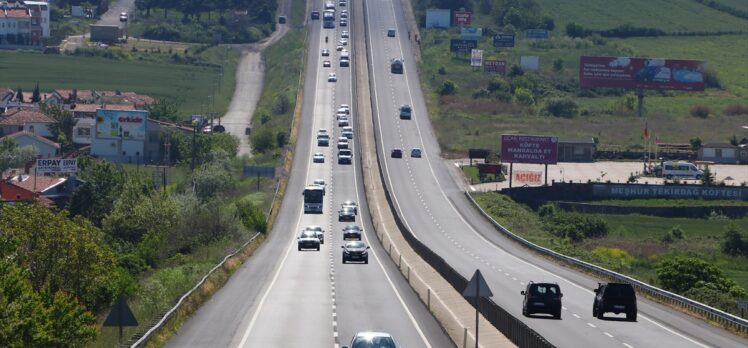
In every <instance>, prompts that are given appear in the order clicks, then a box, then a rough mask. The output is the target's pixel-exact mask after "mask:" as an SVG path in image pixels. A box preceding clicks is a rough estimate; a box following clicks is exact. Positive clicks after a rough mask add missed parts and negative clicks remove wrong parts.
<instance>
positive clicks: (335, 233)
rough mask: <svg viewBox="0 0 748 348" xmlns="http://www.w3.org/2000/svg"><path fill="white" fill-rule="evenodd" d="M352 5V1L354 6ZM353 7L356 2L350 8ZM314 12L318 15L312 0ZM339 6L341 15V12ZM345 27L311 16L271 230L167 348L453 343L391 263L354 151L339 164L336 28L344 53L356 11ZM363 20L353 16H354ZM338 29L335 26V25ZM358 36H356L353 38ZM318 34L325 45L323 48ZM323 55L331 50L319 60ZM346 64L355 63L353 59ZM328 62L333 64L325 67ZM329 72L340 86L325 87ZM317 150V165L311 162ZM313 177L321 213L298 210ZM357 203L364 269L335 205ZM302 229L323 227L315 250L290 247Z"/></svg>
mask: <svg viewBox="0 0 748 348" xmlns="http://www.w3.org/2000/svg"><path fill="white" fill-rule="evenodd" d="M354 1H355V0H354ZM351 5H353V6H348V7H359V8H358V9H359V13H361V11H360V6H361V4H360V3H352V4H351ZM312 8H313V9H320V10H321V9H322V8H323V5H322V3H321V2H319V1H316V2H315V4H314V5H313V6H312ZM345 8H346V7H337V10H338V14H340V11H341V9H345ZM349 11H351V12H353V13H351V16H350V17H352V18H351V19H350V21H349V26H348V27H342V28H341V27H339V26H338V25H336V28H335V29H322V25H321V21H317V20H310V21H309V23H310V25H311V27H310V29H309V30H310V35H309V42H308V57H306V72H305V74H306V75H305V84H304V98H303V105H302V117H301V124H300V125H299V137H298V141H297V145H296V155H295V157H294V161H293V170H292V173H291V177H290V179H289V184H288V189H287V191H286V195H285V197H284V200H283V202H282V205H281V210H280V213H279V215H278V219H277V221H276V224H275V227H274V229H273V231H272V233H271V234H270V235H269V237H268V239H267V240H266V241H265V242H264V244H263V245H262V246H261V247H260V248H259V249H258V250H257V251H256V252H255V253H254V255H253V256H251V257H250V258H249V259H248V261H247V262H246V263H245V264H244V265H243V266H242V267H241V268H240V269H239V270H238V271H237V272H236V273H235V274H234V275H233V277H232V278H231V280H229V282H228V283H227V284H226V285H225V286H224V287H223V288H222V289H221V290H220V291H218V292H217V293H216V294H215V295H214V296H213V298H212V299H211V300H210V301H209V302H208V303H206V304H205V305H204V306H203V307H202V308H201V309H200V310H199V311H198V312H197V313H196V314H195V315H194V316H193V317H192V318H191V319H190V320H189V321H188V322H186V323H185V324H184V325H183V326H182V328H181V329H180V330H179V332H178V333H177V334H176V335H175V336H174V337H173V338H172V339H171V340H170V341H169V342H168V346H171V347H337V346H338V345H339V344H340V345H343V344H348V341H349V340H350V338H351V337H352V336H353V335H354V334H355V333H356V332H359V331H384V332H388V333H390V334H392V335H393V337H394V338H395V340H396V341H397V342H398V344H399V345H402V346H405V347H451V346H453V345H452V342H451V341H450V340H449V338H448V337H447V336H446V335H445V334H444V333H443V331H442V329H441V327H440V326H439V325H438V323H437V322H436V321H435V320H434V319H433V317H432V316H431V314H430V313H429V312H428V310H427V309H426V308H425V306H424V305H423V304H422V303H421V302H420V300H419V299H418V298H417V297H416V295H415V294H414V293H413V292H412V290H411V289H410V288H409V286H408V284H407V283H406V281H405V280H404V279H403V277H402V276H401V275H400V273H399V272H398V270H397V268H396V267H395V265H394V264H393V263H392V262H391V261H390V260H389V257H388V256H387V255H386V254H385V251H384V250H383V248H382V247H381V245H380V244H379V242H378V241H377V239H376V236H375V234H374V230H373V228H372V226H371V220H370V217H369V215H368V207H367V206H366V201H365V196H364V192H363V186H362V173H361V167H360V165H359V161H358V158H359V157H358V155H354V158H353V165H346V164H342V165H341V164H338V163H337V152H338V151H337V148H336V144H337V139H338V137H339V136H341V128H340V127H338V124H337V122H336V119H335V111H336V110H337V108H338V107H339V105H340V104H348V105H351V119H352V125H351V126H353V128H354V135H353V139H352V140H351V141H350V143H351V144H352V149H353V150H354V154H357V153H358V151H357V139H358V134H357V132H355V129H356V121H357V119H356V118H357V116H356V107H355V102H354V97H355V95H354V94H353V86H352V83H353V73H354V68H353V67H340V66H339V64H338V55H339V54H340V52H339V51H336V44H337V43H338V41H339V40H340V39H341V33H342V30H348V31H349V32H350V34H351V35H350V36H351V38H349V40H348V41H349V43H348V45H346V46H344V47H345V48H346V49H347V50H349V51H353V50H355V49H357V48H358V49H364V47H363V46H362V47H356V46H355V43H356V42H363V36H361V35H363V33H356V32H355V30H354V28H355V27H354V24H355V23H356V21H360V20H361V19H360V18H356V12H354V11H352V9H349ZM359 16H360V15H359ZM336 24H337V23H336ZM354 35H359V38H358V39H357V38H354ZM325 36H327V37H328V40H327V41H328V42H325ZM322 49H328V50H329V51H330V56H329V57H322V56H321V55H320V52H321V50H322ZM352 59H353V61H352V66H353V65H355V64H357V62H356V61H355V55H354V56H353V58H352ZM324 60H329V61H330V62H331V67H323V65H322V61H324ZM331 72H335V73H336V75H337V82H330V81H328V74H329V73H331ZM323 128H324V129H327V130H328V133H329V134H330V139H331V141H330V144H329V146H328V147H320V146H317V141H316V137H315V134H316V133H317V131H318V130H319V129H323ZM314 153H322V154H323V155H324V163H313V162H312V155H313V154H314ZM316 179H323V180H324V181H325V183H326V195H325V198H324V212H323V214H304V213H303V209H302V191H303V189H304V187H305V186H306V185H309V184H311V183H312V182H313V181H314V180H316ZM346 200H353V201H356V202H358V203H359V207H358V215H357V216H356V221H355V223H356V224H358V225H359V226H361V227H362V228H363V229H364V232H365V233H364V235H363V238H362V240H363V241H365V242H366V243H367V244H368V245H370V246H371V249H370V250H369V261H368V264H363V263H348V264H343V263H342V258H341V255H342V250H341V248H340V247H341V245H342V243H343V241H342V239H343V236H342V228H343V226H345V225H347V224H349V223H348V222H346V223H343V222H338V216H337V212H338V209H339V208H340V205H341V203H342V202H344V201H346ZM309 225H318V226H322V227H323V228H324V229H325V236H324V244H322V245H321V248H320V251H315V250H303V251H299V250H297V237H298V236H299V234H300V231H301V229H303V228H304V227H306V226H309Z"/></svg>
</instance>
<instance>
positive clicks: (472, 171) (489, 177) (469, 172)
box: [460, 166, 504, 185]
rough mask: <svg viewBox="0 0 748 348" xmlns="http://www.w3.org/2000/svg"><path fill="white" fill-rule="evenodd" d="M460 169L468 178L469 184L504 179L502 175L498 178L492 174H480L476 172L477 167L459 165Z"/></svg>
mask: <svg viewBox="0 0 748 348" xmlns="http://www.w3.org/2000/svg"><path fill="white" fill-rule="evenodd" d="M460 169H462V173H463V174H465V177H467V178H468V180H470V184H471V185H472V184H479V183H485V182H501V181H503V180H504V177H503V175H502V176H500V177H498V178H497V177H496V175H494V174H485V175H483V176H481V175H480V174H479V173H478V167H471V166H461V167H460Z"/></svg>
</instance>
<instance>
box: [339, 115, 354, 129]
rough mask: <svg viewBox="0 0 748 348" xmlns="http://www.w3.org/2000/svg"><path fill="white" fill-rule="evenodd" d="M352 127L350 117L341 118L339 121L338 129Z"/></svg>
mask: <svg viewBox="0 0 748 348" xmlns="http://www.w3.org/2000/svg"><path fill="white" fill-rule="evenodd" d="M350 125H351V123H350V121H348V117H341V118H340V119H339V120H338V127H347V126H350Z"/></svg>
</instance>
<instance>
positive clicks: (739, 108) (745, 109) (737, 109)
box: [724, 104, 748, 116]
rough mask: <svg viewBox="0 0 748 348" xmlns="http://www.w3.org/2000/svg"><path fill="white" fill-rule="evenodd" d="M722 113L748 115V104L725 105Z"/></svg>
mask: <svg viewBox="0 0 748 348" xmlns="http://www.w3.org/2000/svg"><path fill="white" fill-rule="evenodd" d="M724 113H725V115H727V116H738V115H748V106H746V105H740V104H733V105H730V106H728V107H726V108H725V111H724Z"/></svg>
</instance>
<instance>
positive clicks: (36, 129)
mask: <svg viewBox="0 0 748 348" xmlns="http://www.w3.org/2000/svg"><path fill="white" fill-rule="evenodd" d="M53 123H55V120H53V119H52V118H51V117H49V116H47V115H45V114H44V113H42V112H40V111H39V110H35V109H25V108H11V109H8V110H7V111H6V113H5V114H2V115H0V131H1V132H2V134H3V135H10V134H13V133H16V132H28V133H31V134H34V135H38V136H40V137H48V138H51V137H52V132H50V131H49V126H50V125H52V124H53Z"/></svg>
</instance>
